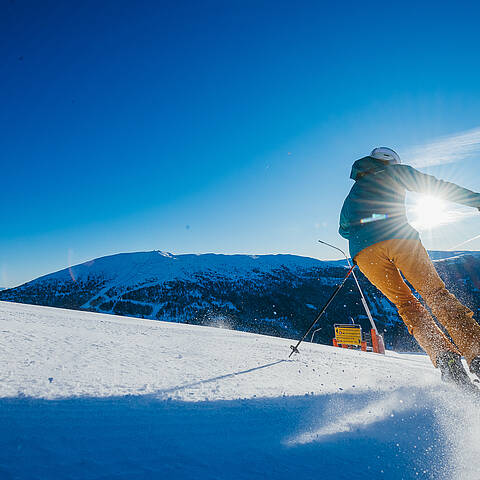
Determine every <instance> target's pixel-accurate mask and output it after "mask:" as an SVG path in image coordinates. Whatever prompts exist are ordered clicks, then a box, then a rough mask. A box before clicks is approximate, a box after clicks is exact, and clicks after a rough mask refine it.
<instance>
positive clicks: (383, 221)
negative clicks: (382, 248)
mask: <svg viewBox="0 0 480 480" xmlns="http://www.w3.org/2000/svg"><path fill="white" fill-rule="evenodd" d="M350 178H351V179H353V180H355V184H354V185H353V187H352V189H351V190H350V193H349V194H348V196H347V198H346V199H345V202H344V204H343V207H342V211H341V213H340V229H339V233H340V235H341V236H342V237H344V238H346V239H348V241H349V250H350V256H351V257H352V258H353V259H355V256H356V255H357V253H359V252H360V251H361V250H363V249H364V248H366V247H368V246H370V245H373V244H374V243H378V242H381V241H383V240H390V239H394V238H398V239H402V238H414V239H415V238H417V239H418V238H419V234H418V232H417V231H416V230H415V229H414V228H413V227H412V226H411V225H410V224H409V223H408V220H407V215H406V211H405V195H406V191H407V190H409V191H413V192H419V193H425V194H429V195H432V196H438V197H441V198H444V199H446V200H450V201H452V202H456V203H460V204H462V205H468V206H470V207H476V208H480V194H479V193H475V192H472V191H471V190H467V189H466V188H462V187H459V186H458V185H455V184H454V183H450V182H445V181H443V180H438V179H437V178H435V177H433V176H431V175H426V174H424V173H421V172H419V171H418V170H415V169H414V168H413V167H410V166H408V165H402V164H394V165H390V164H385V163H384V162H382V161H381V160H377V159H376V158H372V157H364V158H361V159H360V160H357V161H356V162H355V163H354V164H353V167H352V172H351V174H350Z"/></svg>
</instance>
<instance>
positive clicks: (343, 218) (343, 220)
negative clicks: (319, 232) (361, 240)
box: [338, 203, 350, 239]
mask: <svg viewBox="0 0 480 480" xmlns="http://www.w3.org/2000/svg"><path fill="white" fill-rule="evenodd" d="M349 226H350V222H349V221H348V218H347V212H346V206H345V203H344V204H343V207H342V211H341V212H340V228H339V229H338V233H339V234H340V235H341V236H342V237H343V238H347V239H348V238H349V237H350V231H349Z"/></svg>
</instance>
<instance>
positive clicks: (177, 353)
mask: <svg viewBox="0 0 480 480" xmlns="http://www.w3.org/2000/svg"><path fill="white" fill-rule="evenodd" d="M0 332H1V335H0V364H1V365H2V369H1V371H0V397H1V399H0V476H1V478H21V479H24V478H25V479H26V478H42V479H49V478H52V479H53V478H82V479H83V478H92V479H93V478H125V479H127V478H128V479H136V478H160V476H167V477H170V478H198V479H203V478H208V479H210V478H211V479H213V478H216V479H232V478H233V479H236V478H239V479H247V478H258V479H260V478H272V479H287V478H292V476H299V477H300V478H303V479H313V478H327V479H333V478H336V479H338V478H340V479H352V478H353V479H355V478H365V479H367V478H386V479H413V478H429V479H445V480H447V479H453V478H454V479H459V480H466V479H470V480H475V479H477V478H478V476H476V475H478V472H479V471H480V446H479V442H478V438H480V413H479V412H480V409H479V408H478V406H476V405H474V404H473V403H472V402H471V401H470V400H469V399H468V398H464V397H463V396H461V395H459V394H457V393H456V392H455V391H453V390H451V389H450V388H448V387H446V386H444V385H443V384H441V382H440V380H439V375H438V372H437V371H435V369H434V368H433V367H432V366H431V365H430V363H429V361H428V359H427V358H426V357H425V356H423V355H413V354H410V355H401V354H395V353H392V352H388V353H387V356H385V357H384V356H380V355H376V354H373V353H363V352H354V351H347V350H343V349H338V348H334V347H328V346H322V345H315V344H308V343H306V344H304V345H302V346H301V347H300V351H301V354H300V355H299V356H296V357H294V358H293V359H292V360H287V356H288V353H289V345H290V344H291V343H292V341H290V340H288V339H281V338H274V337H268V336H262V335H254V334H248V333H243V332H235V331H230V330H224V329H216V328H209V327H199V326H192V325H181V324H176V323H167V322H158V321H151V320H141V319H133V318H126V317H115V316H112V315H103V314H97V313H89V312H81V311H70V310H62V309H55V308H49V307H38V306H27V305H20V304H14V303H6V302H0Z"/></svg>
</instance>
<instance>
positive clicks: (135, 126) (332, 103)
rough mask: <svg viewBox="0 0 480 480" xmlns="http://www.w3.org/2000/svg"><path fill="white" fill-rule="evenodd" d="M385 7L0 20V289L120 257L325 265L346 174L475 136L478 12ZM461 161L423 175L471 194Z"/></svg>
mask: <svg viewBox="0 0 480 480" xmlns="http://www.w3.org/2000/svg"><path fill="white" fill-rule="evenodd" d="M389 3H390V2H378V3H377V2H346V3H341V4H340V3H339V4H338V5H333V4H331V2H328V3H327V2H325V3H323V2H302V1H296V2H293V1H290V2H283V1H275V2H273V1H272V2H266V1H265V2H262V1H228V2H226V1H200V0H197V1H189V2H186V1H179V0H177V1H171V2H170V1H169V2H164V1H155V2H154V1H150V2H147V1H135V2H133V1H130V2H126V1H111V2H110V1H103V2H93V1H89V0H87V1H83V2H57V1H45V2H36V1H31V2H28V1H22V0H15V1H12V2H10V3H7V4H6V6H4V7H2V8H3V14H2V16H1V17H0V27H1V32H2V34H1V35H2V42H1V43H0V53H1V58H2V62H1V63H0V69H1V70H0V79H1V80H0V82H1V88H0V102H1V105H2V108H1V109H0V124H1V125H2V136H1V138H2V140H1V149H2V151H1V158H2V164H1V169H2V175H1V189H0V202H1V206H2V209H1V212H2V229H1V234H0V286H13V285H16V284H19V283H22V282H24V281H27V280H30V279H32V278H34V277H36V276H38V275H41V274H45V273H49V272H51V271H54V270H57V269H60V268H64V267H66V266H67V265H69V264H72V263H79V262H82V261H85V260H88V259H91V258H95V257H98V256H102V255H108V254H112V253H117V252H124V251H138V250H152V249H160V250H167V251H171V252H174V253H190V252H195V253H206V252H216V253H258V254H261V253H294V254H300V255H309V256H314V257H318V258H335V254H334V253H331V252H329V251H328V249H326V248H325V247H321V246H319V245H317V244H316V239H318V238H323V239H325V240H327V241H331V242H334V243H336V244H338V245H340V246H346V244H345V242H344V241H343V239H341V238H340V237H339V236H338V234H337V222H338V213H339V211H340V208H341V205H342V202H343V198H344V197H345V195H346V194H347V193H348V190H349V188H350V187H351V181H350V180H349V178H348V176H349V172H350V166H351V164H352V163H353V161H354V160H355V159H357V158H359V157H361V156H363V155H365V154H368V153H369V151H370V150H371V149H372V148H373V147H374V146H378V145H386V146H391V147H393V148H396V149H397V150H398V151H399V152H400V153H401V154H402V155H403V158H404V160H405V161H406V162H407V163H408V155H409V152H412V149H413V148H415V147H418V146H420V147H421V146H422V145H428V144H431V143H432V142H436V141H437V139H438V138H441V137H448V136H452V135H455V134H457V133H458V132H464V131H470V130H472V129H476V128H478V127H479V126H480V118H479V115H478V112H479V111H480V78H479V77H480V67H479V64H478V62H477V61H476V59H477V57H478V45H479V33H478V25H477V23H478V22H477V19H478V14H479V13H480V12H479V7H477V6H474V5H473V3H472V2H465V3H463V2H456V3H454V4H452V3H448V4H447V3H446V2H445V3H442V2H431V3H430V2H422V3H421V4H420V5H419V4H417V2H411V3H410V2H401V3H400V2H398V3H397V4H396V5H395V6H392V5H390V4H389ZM473 150H474V151H473V153H472V152H470V154H469V155H465V158H459V159H456V161H455V162H449V163H443V164H441V165H436V166H430V167H428V169H424V171H428V172H430V173H433V174H435V175H438V176H440V177H443V178H445V179H447V180H451V181H455V182H458V183H460V184H462V185H464V186H466V187H469V188H471V189H473V190H480V175H479V173H478V158H479V156H478V155H475V153H476V152H475V149H473ZM479 229H480V217H479V218H478V219H477V218H476V217H468V218H466V219H465V220H463V221H461V222H458V223H457V224H456V226H455V228H452V226H451V225H449V226H444V227H439V228H437V229H435V230H434V231H431V232H428V234H426V235H424V241H425V243H426V245H427V247H428V248H432V249H449V248H451V247H452V246H454V245H457V244H458V243H460V242H462V241H464V240H466V239H468V238H471V237H473V236H475V235H477V234H478V231H479ZM462 248H466V249H480V240H476V241H472V242H470V243H468V244H466V245H465V246H464V247H462Z"/></svg>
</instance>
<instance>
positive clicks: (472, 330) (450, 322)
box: [390, 240, 480, 365]
mask: <svg viewBox="0 0 480 480" xmlns="http://www.w3.org/2000/svg"><path fill="white" fill-rule="evenodd" d="M390 242H391V241H390ZM396 242H397V244H396V248H395V251H394V253H393V258H392V259H393V261H394V262H395V265H397V267H398V268H399V269H400V270H401V271H402V273H403V274H404V276H405V278H406V279H407V280H408V281H409V282H410V283H411V284H412V285H413V287H414V288H415V289H416V290H417V292H418V293H419V294H420V295H421V296H422V297H423V298H424V299H425V302H426V303H427V305H428V306H429V307H430V309H431V310H432V313H433V314H434V315H435V317H437V320H438V321H439V322H440V323H441V324H442V325H444V326H445V328H446V329H447V331H448V333H449V334H450V336H451V337H452V339H453V341H454V342H455V344H456V346H457V347H458V349H459V350H460V352H461V354H462V355H463V356H464V357H465V359H466V360H467V363H468V364H469V365H470V364H471V362H472V360H473V359H474V358H475V357H478V356H480V325H479V324H478V323H477V322H476V321H475V320H474V319H473V312H472V311H471V310H470V309H468V308H467V307H465V305H462V304H461V303H460V302H459V301H458V300H457V299H456V298H455V296H454V295H452V294H451V293H450V292H449V291H448V290H447V289H446V287H445V284H444V283H443V281H442V279H441V278H440V276H439V275H438V273H437V271H436V270H435V266H434V265H433V263H432V261H431V260H430V257H429V256H428V253H427V252H426V250H425V248H424V247H423V245H422V244H421V242H420V241H419V240H403V241H399V240H397V241H396ZM400 242H401V243H400Z"/></svg>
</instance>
